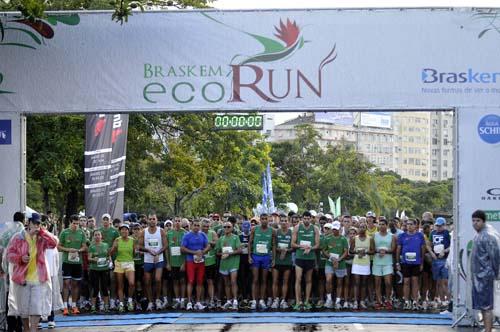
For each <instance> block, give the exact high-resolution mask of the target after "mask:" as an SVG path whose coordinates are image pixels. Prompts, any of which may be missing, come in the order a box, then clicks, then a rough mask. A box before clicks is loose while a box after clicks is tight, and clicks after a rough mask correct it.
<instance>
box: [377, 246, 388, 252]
mask: <svg viewBox="0 0 500 332" xmlns="http://www.w3.org/2000/svg"><path fill="white" fill-rule="evenodd" d="M387 250H389V249H388V248H387V247H378V251H379V252H381V251H387Z"/></svg>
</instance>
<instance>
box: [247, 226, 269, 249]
mask: <svg viewBox="0 0 500 332" xmlns="http://www.w3.org/2000/svg"><path fill="white" fill-rule="evenodd" d="M254 229H255V230H254V232H253V241H252V254H254V255H259V256H265V255H270V254H272V249H273V229H272V228H271V227H269V226H268V227H267V229H266V230H265V231H264V230H263V229H262V227H261V226H255V228H254Z"/></svg>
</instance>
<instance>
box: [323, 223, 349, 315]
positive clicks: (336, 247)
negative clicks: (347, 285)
mask: <svg viewBox="0 0 500 332" xmlns="http://www.w3.org/2000/svg"><path fill="white" fill-rule="evenodd" d="M340 228H341V225H340V222H339V221H334V222H333V223H332V224H326V225H325V230H326V229H330V230H329V232H330V231H331V232H332V233H331V234H329V235H328V236H327V237H325V239H324V241H323V244H322V249H323V251H322V253H323V255H322V256H323V257H325V258H326V259H327V261H326V265H325V275H326V303H325V307H326V308H333V301H332V281H333V274H334V273H335V276H336V277H337V292H336V294H337V299H336V300H335V309H337V310H339V309H341V302H340V301H341V300H342V290H343V284H344V283H343V281H344V277H345V276H346V275H347V269H346V264H345V260H344V259H345V258H346V257H347V254H348V251H349V244H348V242H347V239H346V238H345V237H343V236H341V235H340ZM346 301H347V299H346Z"/></svg>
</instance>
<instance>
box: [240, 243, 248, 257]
mask: <svg viewBox="0 0 500 332" xmlns="http://www.w3.org/2000/svg"><path fill="white" fill-rule="evenodd" d="M241 253H242V254H243V255H248V244H247V243H243V246H242V247H241Z"/></svg>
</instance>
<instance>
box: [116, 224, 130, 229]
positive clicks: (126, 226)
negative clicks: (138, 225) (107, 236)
mask: <svg viewBox="0 0 500 332" xmlns="http://www.w3.org/2000/svg"><path fill="white" fill-rule="evenodd" d="M123 227H125V228H126V229H130V226H129V225H128V224H121V225H120V226H119V227H118V229H122V228H123Z"/></svg>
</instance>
